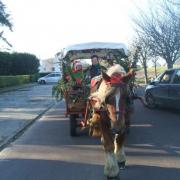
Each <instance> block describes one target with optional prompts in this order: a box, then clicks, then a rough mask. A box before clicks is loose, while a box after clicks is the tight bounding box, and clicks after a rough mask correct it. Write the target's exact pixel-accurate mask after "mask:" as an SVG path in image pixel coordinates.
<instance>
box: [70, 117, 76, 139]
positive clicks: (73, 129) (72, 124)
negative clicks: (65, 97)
mask: <svg viewBox="0 0 180 180" xmlns="http://www.w3.org/2000/svg"><path fill="white" fill-rule="evenodd" d="M76 121H77V120H76V115H75V114H71V115H70V135H71V136H77V132H76V126H77V122H76Z"/></svg>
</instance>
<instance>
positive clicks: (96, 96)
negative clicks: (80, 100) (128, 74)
mask: <svg viewBox="0 0 180 180" xmlns="http://www.w3.org/2000/svg"><path fill="white" fill-rule="evenodd" d="M124 75H125V71H124V69H123V68H122V67H121V66H120V65H118V64H117V65H114V66H112V67H110V68H109V69H108V70H107V73H105V72H102V81H101V84H100V86H99V88H98V90H97V91H96V92H94V93H92V94H91V96H90V97H89V100H90V103H91V105H92V107H93V108H94V109H96V110H100V109H101V108H102V107H103V106H104V103H105V100H106V98H107V97H108V96H110V95H111V94H116V92H118V93H119V92H120V91H119V89H120V84H123V82H122V77H123V76H124Z"/></svg>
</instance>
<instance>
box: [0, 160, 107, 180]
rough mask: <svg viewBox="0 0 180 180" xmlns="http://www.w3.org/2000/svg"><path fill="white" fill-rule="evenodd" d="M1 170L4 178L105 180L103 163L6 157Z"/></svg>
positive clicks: (5, 179) (27, 179) (0, 174)
mask: <svg viewBox="0 0 180 180" xmlns="http://www.w3.org/2000/svg"><path fill="white" fill-rule="evenodd" d="M9 167H11V168H10V171H9ZM0 170H1V171H0V177H1V178H0V179H2V180H10V179H11V178H12V177H13V180H20V179H22V180H23V179H24V180H25V179H26V180H92V179H93V180H105V177H104V175H103V166H102V165H96V164H85V163H79V162H65V161H56V160H35V159H6V160H5V161H4V162H3V163H0Z"/></svg>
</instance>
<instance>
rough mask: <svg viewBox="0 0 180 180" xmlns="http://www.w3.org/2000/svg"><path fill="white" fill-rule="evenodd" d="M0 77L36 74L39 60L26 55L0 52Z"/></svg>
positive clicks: (33, 56)
mask: <svg viewBox="0 0 180 180" xmlns="http://www.w3.org/2000/svg"><path fill="white" fill-rule="evenodd" d="M0 64H1V66H0V75H3V76H6V75H24V74H25V75H29V74H35V73H38V71H39V70H38V68H39V60H38V58H37V57H36V56H35V55H32V54H28V53H12V54H11V53H8V52H0Z"/></svg>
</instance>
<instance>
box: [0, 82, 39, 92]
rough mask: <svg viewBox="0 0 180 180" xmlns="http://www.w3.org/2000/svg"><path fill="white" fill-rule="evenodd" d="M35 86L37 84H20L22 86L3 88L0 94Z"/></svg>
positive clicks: (0, 89)
mask: <svg viewBox="0 0 180 180" xmlns="http://www.w3.org/2000/svg"><path fill="white" fill-rule="evenodd" d="M35 85H37V82H34V83H28V84H22V85H18V86H10V87H5V88H0V93H4V92H9V91H15V90H17V89H22V88H27V87H32V86H35Z"/></svg>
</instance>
